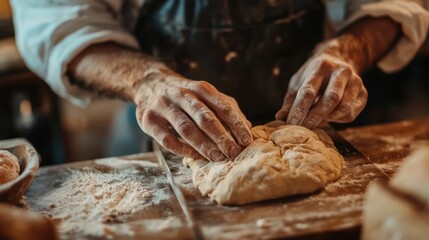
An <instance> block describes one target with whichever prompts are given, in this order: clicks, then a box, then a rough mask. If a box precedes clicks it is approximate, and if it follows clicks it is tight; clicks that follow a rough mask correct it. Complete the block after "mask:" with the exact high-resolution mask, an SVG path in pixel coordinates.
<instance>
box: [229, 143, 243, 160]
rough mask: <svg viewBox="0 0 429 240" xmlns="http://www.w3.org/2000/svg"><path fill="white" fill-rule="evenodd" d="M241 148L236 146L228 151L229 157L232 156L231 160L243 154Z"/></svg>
mask: <svg viewBox="0 0 429 240" xmlns="http://www.w3.org/2000/svg"><path fill="white" fill-rule="evenodd" d="M241 150H242V149H241V148H239V147H235V146H233V147H230V148H229V149H228V153H229V155H230V157H231V160H232V159H234V158H235V157H237V156H238V154H240V153H241Z"/></svg>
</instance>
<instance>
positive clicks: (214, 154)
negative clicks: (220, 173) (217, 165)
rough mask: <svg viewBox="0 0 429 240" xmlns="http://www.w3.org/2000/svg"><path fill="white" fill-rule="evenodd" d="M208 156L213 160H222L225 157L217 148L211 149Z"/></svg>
mask: <svg viewBox="0 0 429 240" xmlns="http://www.w3.org/2000/svg"><path fill="white" fill-rule="evenodd" d="M210 157H211V159H213V160H214V161H222V160H224V159H225V156H224V155H223V154H222V153H221V152H220V151H218V150H213V151H211V152H210Z"/></svg>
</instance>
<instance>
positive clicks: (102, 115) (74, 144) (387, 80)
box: [0, 0, 429, 165]
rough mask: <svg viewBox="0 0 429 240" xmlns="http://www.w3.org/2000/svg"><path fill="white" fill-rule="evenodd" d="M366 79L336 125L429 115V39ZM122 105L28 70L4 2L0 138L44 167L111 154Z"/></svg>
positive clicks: (0, 5)
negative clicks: (27, 148)
mask: <svg viewBox="0 0 429 240" xmlns="http://www.w3.org/2000/svg"><path fill="white" fill-rule="evenodd" d="M326 3H327V6H328V9H327V10H328V13H329V16H331V20H332V23H333V27H335V25H336V24H337V23H338V22H340V21H341V19H342V18H343V16H344V12H343V4H344V0H331V1H326ZM427 3H429V0H428V1H427ZM428 5H429V4H428ZM363 79H364V82H365V85H366V86H367V89H368V92H369V99H368V105H367V107H366V109H365V110H364V112H363V113H362V114H361V115H360V116H359V117H358V119H357V120H356V121H355V122H353V123H352V124H338V125H336V127H337V128H339V129H341V128H346V127H351V126H361V125H369V124H377V123H384V122H391V121H398V120H406V119H415V118H422V117H428V116H429V107H428V105H429V42H428V41H426V43H425V44H424V46H423V47H422V48H421V50H420V52H419V53H418V55H417V56H416V58H415V59H414V60H413V62H412V63H411V64H410V65H409V66H408V67H406V68H405V69H403V70H402V71H400V72H397V73H395V74H391V75H387V74H384V73H382V72H381V71H379V70H378V69H373V70H371V71H370V72H368V73H367V74H365V75H364V76H363ZM124 105H125V103H122V102H120V101H114V100H97V101H95V102H93V103H92V104H91V105H90V106H89V107H87V108H85V109H83V108H79V107H76V106H74V105H72V104H70V103H69V102H67V101H66V100H64V99H61V98H59V97H58V96H56V95H55V94H54V93H53V92H52V91H51V90H50V88H49V87H48V86H47V85H46V84H45V83H44V81H42V80H41V79H39V78H38V77H37V76H35V75H34V74H33V73H31V72H30V71H29V70H28V69H27V68H26V66H25V64H24V62H23V61H22V59H21V57H20V55H19V52H18V50H17V48H16V45H15V41H14V32H13V22H12V12H11V10H10V6H9V2H8V0H0V140H2V139H11V138H17V137H24V138H27V139H28V140H30V141H31V143H32V144H33V145H34V146H35V148H36V149H37V150H38V151H39V153H40V155H41V157H42V165H50V164H58V163H64V162H73V161H80V160H88V159H95V158H100V157H106V156H108V155H110V154H111V153H110V152H109V139H110V136H111V134H112V133H111V129H112V125H113V124H114V122H115V121H116V120H115V116H116V113H118V112H119V111H122V110H123V109H124ZM137 151H138V150H137Z"/></svg>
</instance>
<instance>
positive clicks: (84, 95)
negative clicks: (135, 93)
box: [12, 0, 138, 105]
mask: <svg viewBox="0 0 429 240" xmlns="http://www.w3.org/2000/svg"><path fill="white" fill-rule="evenodd" d="M121 6H122V0H99V1H94V0H87V1H83V0H68V1H64V0H13V1H12V8H13V13H14V24H15V31H16V41H17V46H18V49H19V50H20V53H21V55H22V57H23V58H24V61H25V62H26V64H27V66H28V67H29V68H30V69H31V70H32V71H34V72H35V73H36V74H37V75H38V76H40V77H41V78H42V79H44V80H45V81H46V82H47V83H48V84H49V85H50V86H51V88H52V89H53V90H54V91H55V92H56V93H57V94H58V95H60V96H62V97H65V98H68V99H69V100H70V101H71V102H73V103H75V104H78V105H86V104H87V103H88V102H89V101H90V100H91V98H93V97H94V95H93V94H92V93H90V92H87V91H85V90H82V89H80V88H78V87H76V86H74V85H72V84H70V81H69V79H68V78H67V74H66V73H67V66H68V65H69V63H70V61H72V59H73V58H74V57H76V56H77V55H78V54H79V53H80V52H81V51H83V50H84V49H85V48H86V47H88V46H89V45H91V44H95V43H101V42H109V41H113V42H116V43H119V44H122V45H125V46H128V47H131V48H138V43H137V41H136V39H135V38H134V37H133V36H132V35H131V34H130V32H129V31H128V30H127V29H125V28H124V27H123V26H122V25H121V23H120V21H119V18H120V16H119V14H120V10H121Z"/></svg>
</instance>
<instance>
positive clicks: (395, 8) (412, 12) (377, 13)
mask: <svg viewBox="0 0 429 240" xmlns="http://www.w3.org/2000/svg"><path fill="white" fill-rule="evenodd" d="M368 16H372V17H382V16H388V17H390V18H392V19H393V20H394V21H396V22H398V23H399V24H401V28H402V33H403V34H402V36H401V38H400V39H399V41H398V42H397V44H396V45H395V46H394V47H393V49H392V50H391V51H390V52H389V53H388V54H387V55H386V56H385V57H384V58H382V59H381V60H380V61H379V62H378V63H377V65H378V67H379V68H380V69H381V70H383V71H384V72H387V73H391V72H395V71H398V70H400V69H402V68H403V67H405V66H406V65H407V64H408V63H409V62H410V61H411V60H412V59H413V57H414V56H415V55H416V53H417V52H418V50H419V49H420V47H421V46H422V44H423V42H424V41H425V39H426V35H427V32H428V28H429V13H428V12H427V11H426V10H425V9H424V8H423V7H422V3H421V1H418V0H379V1H374V0H372V1H371V0H360V1H359V0H350V1H348V3H347V10H346V21H345V23H344V24H343V25H342V26H341V29H344V28H345V27H347V26H348V25H350V24H352V23H353V22H356V21H357V20H359V19H361V18H363V17H368ZM380 31H383V30H382V29H380Z"/></svg>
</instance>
